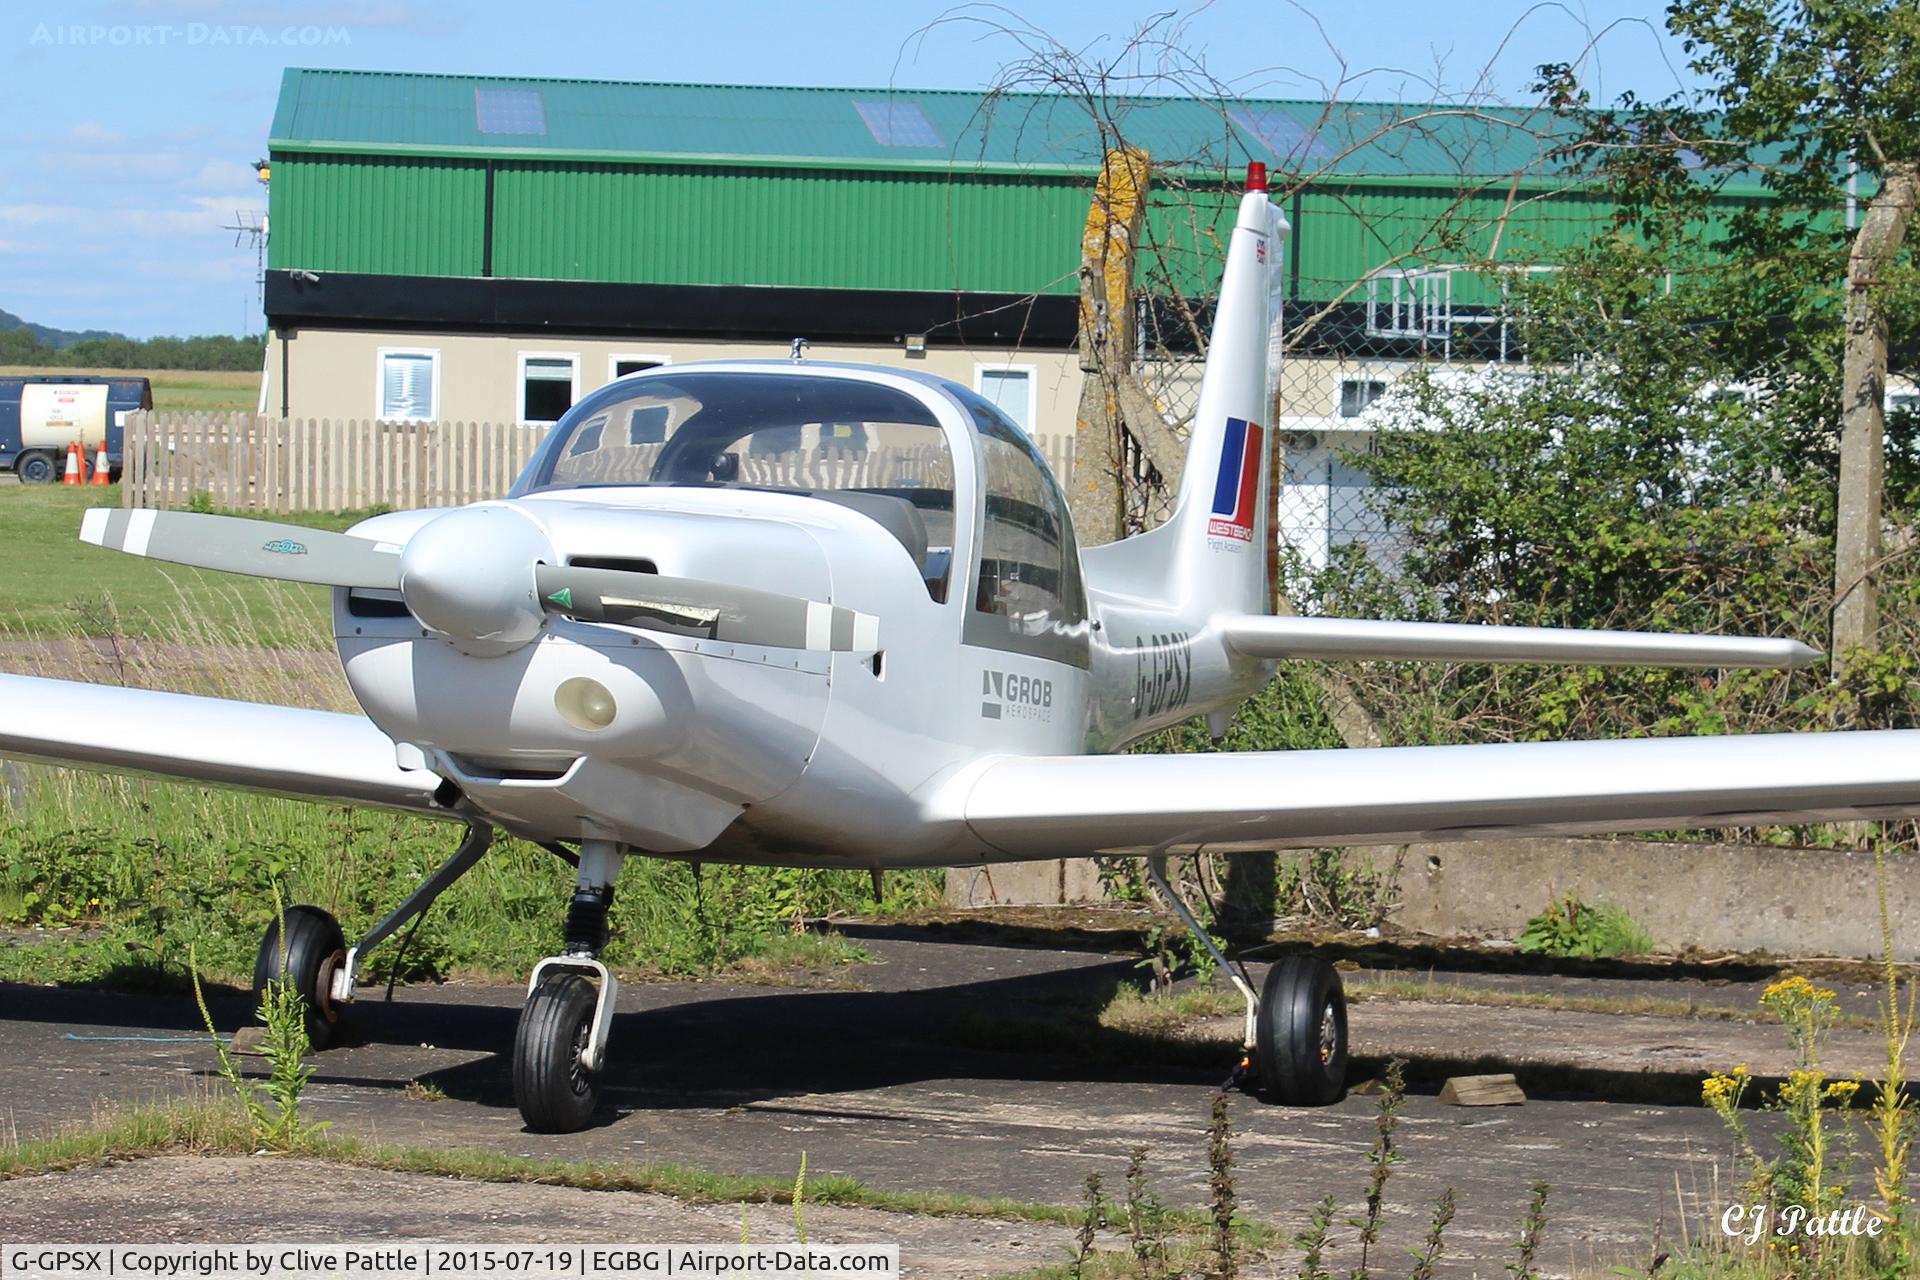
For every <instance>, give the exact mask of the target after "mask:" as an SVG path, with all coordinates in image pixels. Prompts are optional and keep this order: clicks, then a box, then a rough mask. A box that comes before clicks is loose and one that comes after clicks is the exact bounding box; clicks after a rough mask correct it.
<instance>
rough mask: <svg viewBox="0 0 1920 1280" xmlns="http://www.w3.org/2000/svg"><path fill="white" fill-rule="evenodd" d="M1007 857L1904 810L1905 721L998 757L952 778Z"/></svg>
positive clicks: (1598, 829)
mask: <svg viewBox="0 0 1920 1280" xmlns="http://www.w3.org/2000/svg"><path fill="white" fill-rule="evenodd" d="M950 794H952V795H953V796H954V801H955V807H956V808H958V809H959V810H960V811H961V813H962V815H963V816H964V820H965V822H966V824H967V826H968V827H969V828H971V829H972V831H973V833H974V835H975V836H977V837H978V838H979V839H980V840H982V841H984V842H985V843H987V844H988V845H990V846H992V847H993V848H996V849H998V850H1000V851H1001V852H1003V853H1005V854H1006V855H1008V856H1009V857H1012V858H1053V857H1071V856H1078V855H1084V854H1089V853H1112V854H1122V853H1144V852H1147V851H1148V850H1150V849H1152V848H1154V847H1155V846H1158V845H1163V844H1166V845H1172V846H1192V845H1198V844H1206V845H1208V846H1211V847H1226V848H1233V847H1240V848H1257V849H1275V848H1296V847H1302V846H1313V845H1339V844H1400V843H1405V842H1409V841H1414V840H1461V839H1477V838H1482V837H1488V836H1501V835H1538V834H1596V833H1603V832H1616V831H1648V830H1662V829H1667V828H1682V827H1715V826H1741V825H1746V824H1749V823H1762V822H1807V821H1853V820H1856V819H1868V818H1899V817H1913V816H1916V815H1920V730H1889V731H1882V732H1862V733H1815V734H1757V735H1751V736H1737V737H1723V738H1645V739H1627V740H1611V741H1601V742H1541V743H1492V744H1486V745H1470V746H1443V747H1382V748H1377V749H1373V750H1364V751H1344V750H1331V751H1284V752H1245V753H1232V752H1223V753H1219V754H1196V755H1161V756H1150V755H1121V756H1050V757H1001V758H1000V759H998V760H994V761H990V762H987V763H986V764H985V765H984V766H982V767H981V768H980V769H979V770H977V771H975V772H974V773H973V774H972V776H971V777H970V778H966V779H962V780H959V781H958V782H957V790H956V792H953V793H950Z"/></svg>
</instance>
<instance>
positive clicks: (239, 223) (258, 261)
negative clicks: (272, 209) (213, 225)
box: [220, 209, 267, 306]
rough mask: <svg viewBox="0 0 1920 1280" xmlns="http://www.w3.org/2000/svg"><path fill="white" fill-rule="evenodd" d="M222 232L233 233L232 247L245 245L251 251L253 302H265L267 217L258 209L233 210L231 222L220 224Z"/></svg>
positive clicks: (263, 303) (262, 304)
mask: <svg viewBox="0 0 1920 1280" xmlns="http://www.w3.org/2000/svg"><path fill="white" fill-rule="evenodd" d="M220 229H221V230H222V231H231V232H233V247H234V248H236V249H238V248H240V247H241V246H243V245H245V246H248V247H250V248H251V249H252V250H253V293H254V298H253V300H254V302H255V303H256V304H258V305H261V306H264V305H266V301H267V215H266V214H264V213H262V212H260V211H259V210H258V209H235V210H234V211H233V221H232V222H227V223H222V224H221V228H220Z"/></svg>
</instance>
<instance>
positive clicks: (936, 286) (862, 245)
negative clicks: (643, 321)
mask: <svg viewBox="0 0 1920 1280" xmlns="http://www.w3.org/2000/svg"><path fill="white" fill-rule="evenodd" d="M495 182H496V187H495V196H494V258H493V266H494V274H496V275H500V276H515V277H522V278H532V279H564V280H603V281H621V282H646V283H656V284H751V285H791V286H803V287H804V286H818V287H826V288H845V289H933V290H942V289H956V288H958V289H970V290H980V291H998V290H1008V291H1014V292H1024V291H1027V290H1031V289H1034V288H1036V287H1039V288H1041V289H1043V290H1046V291H1051V292H1067V293H1071V292H1073V290H1074V288H1075V283H1074V279H1073V266H1069V267H1068V268H1067V270H1066V271H1065V272H1064V276H1065V278H1064V280H1061V279H1059V278H1058V277H1060V276H1062V274H1063V273H1062V271H1061V263H1062V258H1063V254H1064V255H1066V256H1068V257H1071V259H1072V261H1073V264H1074V265H1077V261H1078V259H1077V255H1078V248H1077V246H1078V243H1079V228H1080V221H1081V220H1082V219H1083V218H1084V217H1085V208H1084V198H1085V197H1084V196H1083V194H1082V193H1081V192H1080V191H1079V189H1078V187H1077V184H1075V183H1073V182H1072V181H1071V180H1067V179H1054V180H1040V181H1012V180H1008V179H1005V178H984V177H983V178H968V179H963V180H957V181H949V180H948V179H947V177H946V176H945V175H938V176H933V175H920V174H900V173H884V174H883V173H871V172H868V173H861V172H839V171H830V170H810V169H773V170H764V171H761V170H748V169H736V168H726V167H713V166H696V165H689V166H685V167H646V168H639V167H631V166H608V165H592V164H556V163H548V164H502V165H501V166H500V167H499V169H498V172H497V175H496V178H495Z"/></svg>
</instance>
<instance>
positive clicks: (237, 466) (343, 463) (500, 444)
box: [121, 413, 546, 512]
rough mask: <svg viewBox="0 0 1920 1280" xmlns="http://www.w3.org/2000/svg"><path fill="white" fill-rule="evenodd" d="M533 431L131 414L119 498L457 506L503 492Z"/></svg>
mask: <svg viewBox="0 0 1920 1280" xmlns="http://www.w3.org/2000/svg"><path fill="white" fill-rule="evenodd" d="M545 438H546V428H545V427H523V426H513V425H510V424H502V423H483V422H369V421H344V420H340V421H335V420H327V419H319V420H314V419H305V418H289V419H282V418H262V417H256V416H254V415H252V414H246V413H235V414H154V413H136V414H130V415H129V416H128V418H127V428H126V439H125V442H124V444H123V446H122V450H121V457H122V464H121V502H122V505H124V506H128V507H184V506H187V505H189V504H190V503H192V502H193V501H194V497H195V495H196V494H203V495H205V500H207V501H210V502H211V503H212V504H213V505H214V506H216V507H221V508H225V509H228V510H237V511H281V512H287V511H351V510H357V509H360V508H365V507H373V506H385V507H391V508H394V509H396V510H398V509H401V508H406V507H444V506H457V505H459V504H461V503H465V502H476V501H478V500H480V499H482V498H497V497H499V496H500V495H501V494H503V493H505V492H506V491H507V487H508V486H509V485H511V484H512V483H513V481H514V478H515V477H517V476H518V475H519V474H520V472H521V470H522V469H523V468H524V467H525V466H526V465H527V461H528V460H529V459H530V458H532V457H533V451H534V450H535V449H536V448H538V447H539V445H540V442H541V441H542V440H544V439H545Z"/></svg>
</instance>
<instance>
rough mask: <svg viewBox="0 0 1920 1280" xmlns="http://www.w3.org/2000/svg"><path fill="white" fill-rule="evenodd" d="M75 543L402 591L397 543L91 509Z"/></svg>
mask: <svg viewBox="0 0 1920 1280" xmlns="http://www.w3.org/2000/svg"><path fill="white" fill-rule="evenodd" d="M80 541H82V542H90V543H92V544H93V545H94V546H96V547H107V548H109V549H110V550H113V551H124V552H126V553H127V554H128V555H135V556H145V557H147V558H148V559H149V560H166V561H168V562H170V563H172V564H185V565H192V566H193V567H194V568H196V569H220V570H223V571H224V572H227V573H244V574H249V575H251V576H253V577H256V578H276V579H278V580H280V581H282V582H311V583H315V584H317V585H319V586H323V587H362V588H367V589H373V590H386V591H392V590H396V589H398V587H399V586H400V547H399V546H398V544H396V543H392V542H375V541H373V540H372V539H369V538H356V537H354V536H353V535H352V534H348V533H331V532H328V531H327V530H325V529H303V528H301V527H300V526H299V525H294V524H275V523H273V522H271V521H267V520H244V519H241V518H240V517H239V516H215V515H203V514H201V513H199V512H193V511H111V510H108V509H106V508H104V507H96V508H94V509H93V510H91V511H89V512H87V513H86V515H85V516H83V517H82V518H81V521H80Z"/></svg>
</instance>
